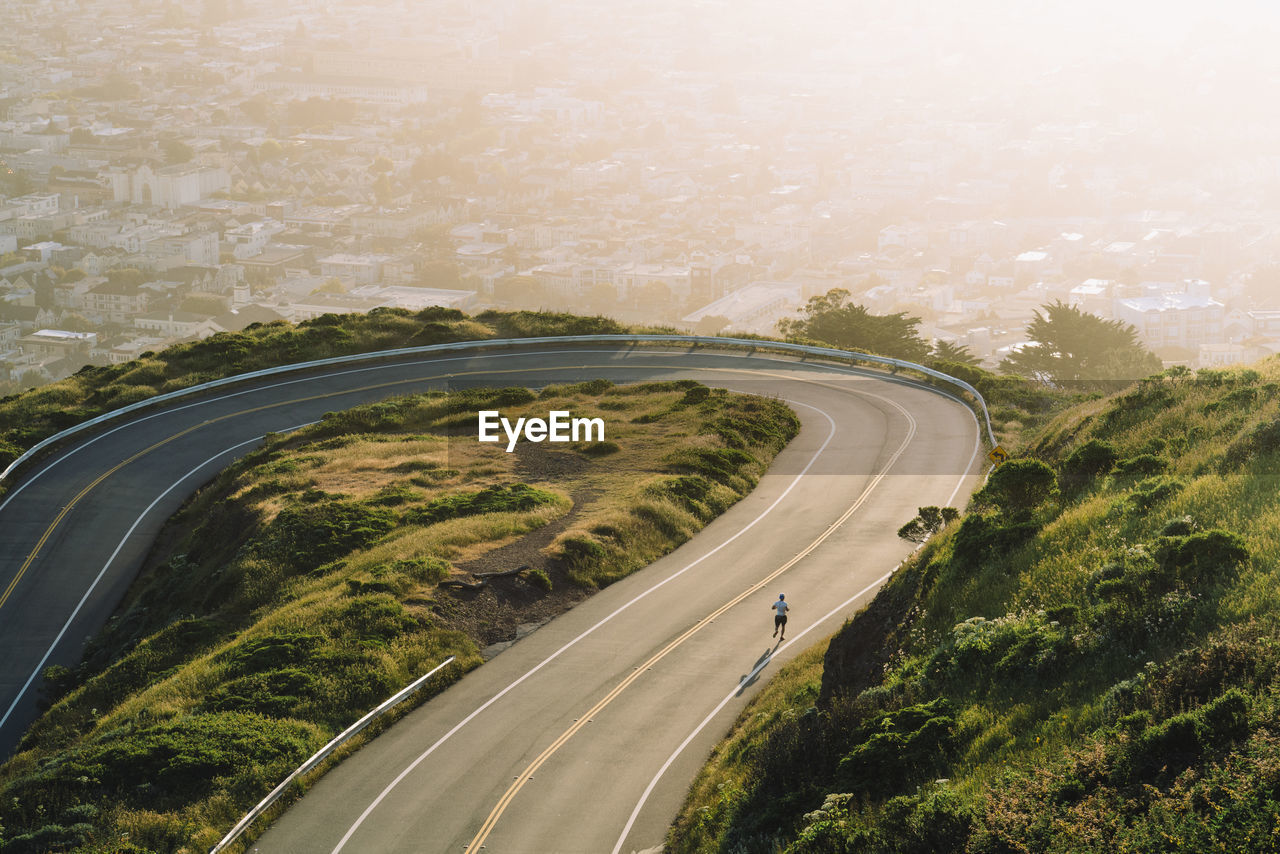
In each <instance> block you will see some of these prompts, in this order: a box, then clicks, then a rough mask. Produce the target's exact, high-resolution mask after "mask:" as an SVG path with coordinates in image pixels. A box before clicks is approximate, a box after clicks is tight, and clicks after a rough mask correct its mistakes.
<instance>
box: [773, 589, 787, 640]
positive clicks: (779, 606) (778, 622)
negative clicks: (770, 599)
mask: <svg viewBox="0 0 1280 854" xmlns="http://www.w3.org/2000/svg"><path fill="white" fill-rule="evenodd" d="M786 600H787V595H786V594H785V593H779V594H778V601H777V602H774V603H773V610H775V611H777V612H778V613H777V615H776V616H774V618H773V636H774V637H775V638H778V640H780V641H784V640H786V639H787V609H788V608H790V607H791V606H790V605H788V604H787V601H786ZM779 629H781V630H782V637H778V630H779Z"/></svg>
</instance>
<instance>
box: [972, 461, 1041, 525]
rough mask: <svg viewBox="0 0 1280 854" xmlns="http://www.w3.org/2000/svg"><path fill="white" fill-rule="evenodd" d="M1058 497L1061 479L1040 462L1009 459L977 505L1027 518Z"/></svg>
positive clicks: (995, 473) (978, 495)
mask: <svg viewBox="0 0 1280 854" xmlns="http://www.w3.org/2000/svg"><path fill="white" fill-rule="evenodd" d="M1057 494H1058V478H1057V476H1056V475H1054V473H1053V469H1051V468H1049V467H1048V466H1047V465H1045V464H1044V463H1042V462H1040V461H1039V460H1009V461H1008V462H1006V463H1004V464H1002V465H1000V466H998V467H997V468H996V470H995V471H993V472H992V473H991V477H990V478H989V479H988V480H987V484H986V486H984V487H982V489H980V490H978V492H977V493H976V494H975V495H974V496H973V499H974V501H975V502H977V503H978V504H981V505H985V506H988V507H996V508H999V509H1000V510H1001V511H1002V512H1004V513H1007V514H1009V515H1011V516H1015V517H1024V516H1027V515H1029V514H1030V513H1031V511H1032V510H1034V509H1035V508H1036V507H1039V506H1040V505H1041V504H1043V503H1044V502H1046V501H1048V500H1049V499H1051V498H1053V497H1054V496H1056V495H1057Z"/></svg>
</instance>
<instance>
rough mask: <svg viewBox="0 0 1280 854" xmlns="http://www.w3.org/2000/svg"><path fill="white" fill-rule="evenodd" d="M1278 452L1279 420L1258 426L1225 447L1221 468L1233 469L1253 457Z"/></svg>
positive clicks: (1279, 443) (1279, 440) (1279, 447)
mask: <svg viewBox="0 0 1280 854" xmlns="http://www.w3.org/2000/svg"><path fill="white" fill-rule="evenodd" d="M1277 451H1280V419H1276V420H1274V421H1268V422H1266V423H1265V424H1259V425H1258V426H1257V427H1254V428H1253V429H1252V430H1250V431H1249V432H1248V433H1247V434H1246V435H1244V436H1242V437H1240V438H1239V439H1236V440H1235V441H1234V442H1232V443H1231V444H1230V445H1228V446H1227V451H1226V454H1224V455H1223V459H1222V462H1223V468H1224V469H1233V468H1239V467H1240V466H1242V465H1244V463H1245V462H1246V461H1247V460H1250V459H1253V458H1254V457H1261V456H1269V455H1271V454H1274V453H1276V452H1277Z"/></svg>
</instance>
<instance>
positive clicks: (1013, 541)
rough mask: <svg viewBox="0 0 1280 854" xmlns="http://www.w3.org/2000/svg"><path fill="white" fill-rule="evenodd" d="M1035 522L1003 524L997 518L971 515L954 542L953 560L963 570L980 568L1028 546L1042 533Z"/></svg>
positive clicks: (963, 523)
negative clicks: (971, 567) (965, 567)
mask: <svg viewBox="0 0 1280 854" xmlns="http://www.w3.org/2000/svg"><path fill="white" fill-rule="evenodd" d="M1039 530H1040V529H1039V526H1037V525H1036V524H1035V523H1033V522H1013V523H1010V524H1001V521H1000V519H999V518H998V517H996V516H992V515H990V514H983V513H969V514H968V515H966V516H965V517H964V521H963V522H961V523H960V528H959V529H958V530H957V531H956V535H955V539H954V540H953V541H952V556H953V558H954V559H955V560H956V561H957V562H958V563H959V564H961V565H962V566H963V565H968V566H979V565H981V564H982V563H983V562H985V561H987V560H991V559H995V558H1000V557H1003V556H1005V555H1007V554H1008V553H1009V552H1012V551H1013V550H1014V549H1016V548H1018V547H1019V546H1021V545H1023V544H1024V543H1026V542H1028V541H1029V540H1030V539H1031V538H1032V537H1034V536H1035V535H1036V532H1037V531H1039Z"/></svg>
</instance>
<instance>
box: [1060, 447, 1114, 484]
mask: <svg viewBox="0 0 1280 854" xmlns="http://www.w3.org/2000/svg"><path fill="white" fill-rule="evenodd" d="M1118 459H1119V455H1118V454H1117V453H1116V449H1115V448H1114V447H1113V446H1111V445H1110V444H1108V443H1106V442H1103V441H1100V440H1098V439H1090V440H1089V441H1088V442H1085V443H1084V444H1083V445H1081V446H1080V447H1078V448H1076V449H1075V450H1074V451H1072V452H1071V454H1070V455H1068V457H1067V459H1066V460H1065V461H1064V462H1063V464H1062V487H1063V489H1067V490H1071V491H1077V490H1080V489H1083V488H1084V487H1086V486H1088V485H1089V484H1090V483H1091V482H1093V480H1094V478H1096V477H1098V476H1099V475H1103V474H1106V473H1107V472H1109V471H1111V467H1112V466H1114V465H1115V464H1116V461H1117V460H1118Z"/></svg>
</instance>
